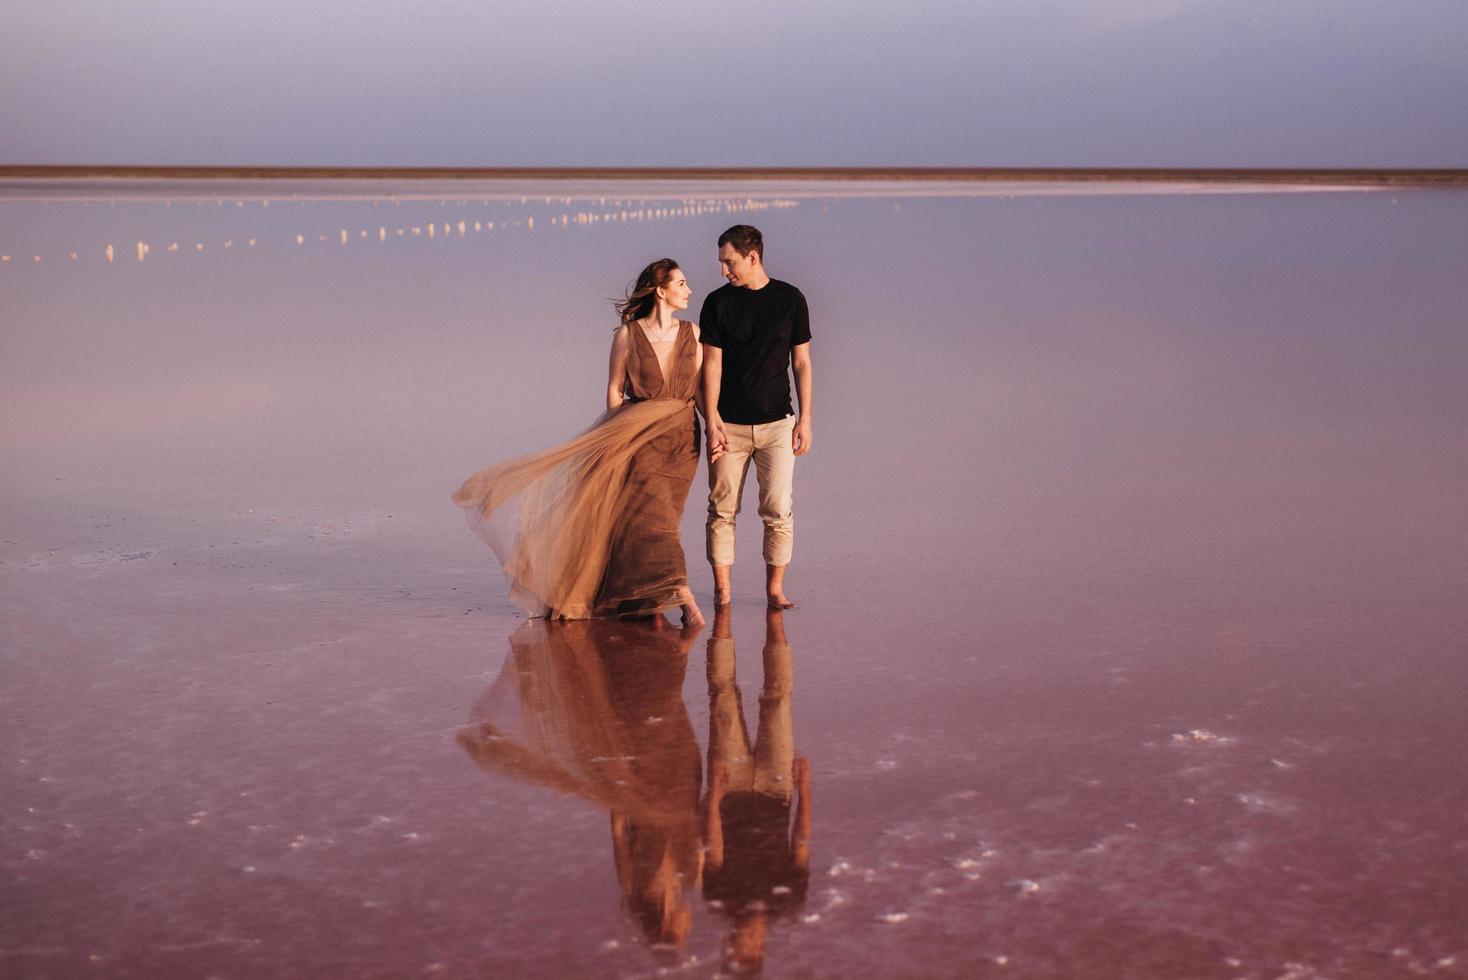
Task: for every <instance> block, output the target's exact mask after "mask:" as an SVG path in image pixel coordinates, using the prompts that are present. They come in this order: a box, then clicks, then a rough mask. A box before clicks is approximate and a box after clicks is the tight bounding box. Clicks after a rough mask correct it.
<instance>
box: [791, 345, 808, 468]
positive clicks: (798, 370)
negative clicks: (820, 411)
mask: <svg viewBox="0 0 1468 980" xmlns="http://www.w3.org/2000/svg"><path fill="white" fill-rule="evenodd" d="M790 365H791V367H793V368H794V369H795V397H796V399H797V400H799V402H800V415H799V416H797V417H796V420H795V434H794V436H793V439H794V443H795V445H794V449H795V455H797V456H804V455H805V454H806V453H808V452H810V447H811V432H810V423H811V404H810V390H811V365H810V341H806V342H805V343H803V344H797V345H796V346H794V347H792V348H790Z"/></svg>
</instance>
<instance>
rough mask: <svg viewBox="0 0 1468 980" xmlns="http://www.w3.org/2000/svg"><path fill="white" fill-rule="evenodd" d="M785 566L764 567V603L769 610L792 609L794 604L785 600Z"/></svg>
mask: <svg viewBox="0 0 1468 980" xmlns="http://www.w3.org/2000/svg"><path fill="white" fill-rule="evenodd" d="M786 567H787V566H785V565H768V564H767V565H765V601H766V602H768V603H769V605H770V608H771V609H775V610H785V609H794V608H795V603H793V602H791V601H790V600H789V599H787V598H785V569H786Z"/></svg>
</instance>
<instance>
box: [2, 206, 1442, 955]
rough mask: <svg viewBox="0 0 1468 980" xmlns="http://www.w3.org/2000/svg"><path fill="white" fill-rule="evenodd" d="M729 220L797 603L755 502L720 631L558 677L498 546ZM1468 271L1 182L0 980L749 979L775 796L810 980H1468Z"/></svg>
mask: <svg viewBox="0 0 1468 980" xmlns="http://www.w3.org/2000/svg"><path fill="white" fill-rule="evenodd" d="M736 221H750V222H753V223H755V224H757V225H759V226H760V227H761V228H762V229H763V230H764V232H765V235H766V240H767V246H768V255H767V259H768V264H769V267H770V270H771V272H772V273H773V274H774V275H775V276H777V277H779V278H783V279H788V280H790V281H792V282H795V283H796V284H798V285H800V286H801V287H802V289H803V290H804V291H805V292H806V294H807V296H808V298H809V301H810V304H811V309H812V326H813V332H814V336H815V340H814V342H813V352H814V358H815V369H816V386H817V387H816V428H815V448H814V450H813V451H812V453H811V454H810V455H809V456H807V457H805V458H804V459H802V460H801V461H800V463H799V466H798V470H797V476H796V516H797V531H796V558H795V564H794V565H793V566H792V570H791V573H790V578H789V585H790V589H791V593H792V595H793V596H794V597H795V598H797V599H799V600H800V601H801V607H800V608H799V609H798V610H795V611H793V612H790V613H787V614H785V615H784V616H783V617H773V618H769V619H767V617H766V615H765V613H764V611H763V608H762V605H761V602H760V570H759V567H758V565H757V559H758V548H759V532H758V521H757V519H756V517H755V515H754V512H753V505H752V503H750V504H749V505H748V506H747V508H746V512H745V518H744V520H743V521H742V522H741V525H740V531H739V554H740V557H739V561H738V564H737V565H736V569H735V584H736V593H737V594H736V601H735V604H734V606H733V609H732V613H731V615H730V617H729V618H728V619H727V620H726V621H724V622H723V623H721V624H719V628H718V629H715V628H714V624H712V623H711V624H710V626H708V627H706V628H705V629H704V630H702V631H701V632H699V633H698V634H697V635H690V636H684V635H680V634H679V632H678V631H677V630H675V629H672V628H671V627H669V628H668V629H662V630H659V629H654V628H653V627H651V626H649V625H648V624H634V625H633V626H628V627H623V628H620V629H600V630H590V631H582V632H572V633H565V632H562V633H551V634H547V633H545V632H544V631H542V632H537V627H536V626H535V625H531V626H526V625H525V624H524V621H523V618H521V617H520V616H518V615H517V613H516V611H515V610H514V608H513V607H512V606H511V605H510V603H509V602H508V600H507V599H506V598H505V596H504V587H503V583H502V581H501V578H500V576H499V573H498V571H497V570H496V568H495V567H494V564H493V561H492V558H491V556H490V555H489V554H488V553H487V552H485V551H484V550H483V548H482V546H481V545H480V544H479V543H478V541H477V540H476V539H475V538H474V537H473V536H472V535H471V534H470V533H469V531H468V530H467V528H466V527H465V525H464V522H463V519H462V517H461V515H460V514H459V513H458V511H457V510H456V509H455V508H454V507H453V506H452V505H451V504H450V503H449V501H448V495H449V493H450V492H451V491H452V490H453V488H454V487H455V486H457V484H458V482H459V480H460V479H462V478H463V477H464V476H465V475H467V474H468V473H469V472H471V471H473V470H474V469H477V468H478V467H480V466H482V465H484V464H486V463H488V462H491V461H494V460H496V459H501V458H505V457H507V456H510V455H513V454H515V453H519V452H522V451H527V450H530V449H533V448H538V447H543V446H546V445H548V444H550V443H552V442H555V441H558V440H560V439H562V438H565V437H567V436H569V435H571V434H574V433H575V432H576V431H578V430H579V429H580V428H582V427H584V426H585V425H586V424H588V423H589V422H590V421H591V420H592V419H593V418H594V417H595V416H596V414H597V413H598V411H599V409H600V401H601V390H602V385H603V383H604V372H605V357H606V346H607V343H608V341H609V337H610V330H611V327H612V325H613V323H612V315H611V307H610V304H609V303H608V302H607V300H608V299H609V298H610V297H613V296H615V295H617V294H618V293H619V292H620V291H621V289H622V288H623V287H624V285H625V284H626V282H627V281H628V280H629V279H630V278H631V277H633V276H634V275H635V274H636V272H637V271H638V269H639V268H640V267H641V266H642V265H643V264H644V263H645V262H647V261H649V260H650V259H653V258H656V257H659V256H661V255H664V254H667V255H671V256H673V257H675V258H677V259H679V260H680V261H681V262H683V263H684V267H685V270H686V272H687V274H688V277H689V279H690V283H691V285H692V286H693V288H694V292H695V301H694V303H695V305H694V310H693V314H694V315H696V312H697V304H698V303H699V302H701V299H702V297H703V295H704V294H705V293H706V292H707V291H708V290H709V289H712V288H713V287H714V286H716V285H718V284H719V280H718V278H717V267H716V262H715V259H714V253H715V247H714V242H715V239H716V238H717V236H718V233H719V232H720V231H721V230H722V229H723V228H724V227H726V226H727V225H729V224H731V223H734V222H736ZM109 247H110V249H111V254H110V257H109V254H108V248H109ZM73 253H75V258H72V254H73ZM1465 255H1468V193H1465V192H1463V191H1460V190H1432V191H1428V190H1410V189H1391V190H1373V191H1361V190H1340V191H1331V192H1325V191H1319V190H1314V191H1308V190H1304V189H1295V188H1268V189H1260V188H1252V189H1240V188H1206V187H1183V186H1176V187H1135V186H1127V185H1108V186H1104V187H1096V186H1079V185H1078V186H1055V185H1050V186H1043V185H1005V186H990V187H978V188H976V187H974V186H972V185H970V186H963V185H922V184H836V183H832V184H803V183H794V184H759V183H747V184H724V185H721V184H712V183H710V184H691V185H658V184H617V183H608V184H594V183H574V184H573V183H561V182H554V181H550V182H543V183H534V182H518V183H511V182H506V183H500V184H493V183H459V182H452V183H432V182H404V183H401V184H396V185H388V186H384V185H382V184H371V183H358V184H350V183H336V184H299V185H283V184H270V183H248V182H230V183H204V184H189V183H164V184H149V183H135V184H130V185H127V186H121V185H106V184H94V183H71V184H65V183H52V184H41V183H20V182H12V183H8V184H4V185H0V257H4V258H5V261H4V262H3V263H0V312H3V318H0V332H3V333H0V335H3V352H4V356H3V358H0V499H3V501H4V507H3V511H0V586H3V595H4V597H5V598H4V603H3V613H0V637H3V640H0V643H3V652H0V658H3V659H0V664H3V688H0V734H3V740H0V741H3V744H4V746H5V748H4V750H3V763H0V806H3V809H0V821H3V829H4V839H5V840H6V841H7V847H6V848H5V849H4V850H3V852H0V865H3V867H0V908H3V914H0V972H3V973H4V974H5V975H6V976H16V977H75V976H90V975H96V976H139V977H156V976H175V975H177V976H201V977H318V976H331V975H345V974H348V973H350V974H352V975H355V976H381V977H402V976H418V975H427V976H649V975H655V974H664V973H667V974H672V975H679V976H684V975H686V976H710V975H713V974H715V973H716V972H718V971H719V970H720V969H721V964H722V963H724V961H725V952H724V950H725V947H726V945H728V944H729V943H730V942H731V941H733V939H734V938H736V937H735V933H736V932H737V931H738V928H737V927H738V925H739V921H740V917H739V916H737V915H736V914H735V912H734V910H733V909H731V908H730V906H729V903H728V901H726V900H723V899H719V898H718V897H717V895H718V894H720V893H716V891H715V890H714V887H713V886H712V885H710V881H711V880H712V876H711V875H710V874H709V868H710V865H709V864H708V863H707V861H705V866H704V871H703V874H702V877H697V872H696V870H695V869H696V867H697V864H698V858H697V855H698V853H699V849H700V847H705V848H706V847H707V835H708V831H707V827H706V821H705V818H704V816H703V815H702V814H701V813H700V810H699V806H698V801H699V800H700V799H702V798H703V797H704V796H705V795H706V794H707V793H708V791H709V789H710V784H711V783H712V781H713V773H714V772H715V770H716V769H718V770H720V771H727V772H730V773H732V774H733V775H732V776H731V778H732V779H735V780H737V779H738V778H741V777H740V776H739V773H741V772H743V771H745V769H747V768H748V763H747V761H746V760H744V759H743V753H746V752H747V753H749V754H751V755H754V756H757V757H759V758H760V759H765V758H769V757H774V758H777V759H779V758H784V759H786V760H787V761H786V762H785V763H783V765H784V767H785V771H791V770H790V766H791V763H790V762H789V761H788V760H789V759H803V760H807V761H808V766H809V791H808V793H807V794H803V795H804V797H805V802H806V805H807V810H806V815H807V816H808V818H809V824H810V829H809V860H808V864H807V870H808V875H794V876H792V875H790V874H789V873H788V872H789V868H788V867H786V866H784V865H782V866H781V867H779V868H774V867H773V865H771V866H770V867H750V868H748V869H746V871H747V877H746V879H745V880H746V881H751V882H766V883H767V885H768V887H765V891H766V892H768V894H769V897H768V900H767V903H766V904H767V913H766V916H765V918H766V920H767V921H766V922H765V924H764V937H763V944H762V949H763V969H764V972H765V973H766V974H767V975H769V976H820V977H827V976H830V977H839V976H850V975H857V974H859V975H868V976H901V977H908V976H924V977H972V976H996V977H998V976H1015V977H1057V978H1058V977H1076V976H1096V977H1102V976H1105V977H1123V976H1125V977H1158V978H1176V977H1219V978H1225V977H1229V978H1231V977H1248V978H1253V977H1260V978H1266V977H1267V978H1277V977H1291V978H1296V980H1304V978H1315V977H1320V978H1326V977H1329V978H1340V977H1371V978H1375V977H1397V976H1401V977H1410V976H1442V977H1450V976H1463V975H1468V927H1465V926H1464V924H1463V923H1465V922H1468V817H1465V814H1468V762H1465V761H1464V754H1463V752H1462V745H1463V744H1464V739H1465V737H1468V721H1465V717H1468V714H1465V712H1464V710H1463V707H1462V702H1463V700H1464V697H1465V695H1468V662H1465V654H1468V649H1465V640H1464V636H1465V635H1468V613H1465V610H1464V604H1463V602H1462V598H1461V597H1462V596H1463V595H1464V594H1465V593H1468V559H1465V557H1464V556H1465V555H1468V510H1465V505H1464V492H1463V487H1464V486H1465V484H1468V451H1465V442H1464V439H1463V428H1464V419H1465V418H1468V330H1465V328H1464V313H1463V311H1464V310H1465V309H1468V285H1465V283H1468V275H1465V273H1468V262H1465V258H1464V257H1465ZM702 480H703V477H702V472H700V476H699V477H698V478H697V479H696V480H695V486H694V493H693V496H692V497H691V498H690V502H689V506H688V508H687V511H686V513H685V523H684V545H685V550H686V551H687V553H688V556H689V559H690V561H689V567H690V572H691V573H692V575H693V577H694V582H695V585H696V587H698V588H699V590H700V597H701V598H706V597H707V595H708V586H707V580H706V569H705V568H704V567H703V564H702V551H703V549H702V532H701V527H702V514H703V505H702V495H701V493H700V492H699V487H700V486H701V484H702ZM745 734H747V736H748V739H749V741H750V744H749V745H748V746H745V745H744V743H743V742H741V741H740V739H741V738H742V737H743V736H744V735H745ZM761 753H764V755H761ZM781 753H784V755H781ZM741 767H744V768H741ZM775 768H777V769H778V768H779V766H776V767H775ZM797 809H798V807H796V806H792V807H791V816H790V823H789V825H788V826H789V827H790V828H791V829H794V825H795V824H797V823H798V819H797V817H796V810H797ZM649 826H651V827H653V829H652V830H649V829H648V827H649ZM690 828H691V829H690ZM729 832H730V833H731V834H732V833H734V831H733V830H730V831H729ZM659 835H662V837H666V839H667V840H668V841H669V842H671V843H669V844H668V845H667V850H666V852H665V853H666V856H667V864H666V865H665V866H659V865H657V864H656V862H653V864H652V865H651V870H648V869H644V872H643V873H631V874H628V873H626V869H627V868H630V867H634V866H637V864H638V860H640V859H638V858H637V854H636V851H637V848H638V847H640V846H642V845H640V844H638V842H639V841H650V840H660V839H662V837H659ZM797 836H798V835H797ZM644 850H645V848H644ZM707 853H708V852H707V851H705V855H707ZM760 853H765V852H760ZM690 860H691V861H692V864H691V865H690V864H688V863H687V862H688V861H690ZM771 861H773V859H771ZM679 862H683V863H682V864H680V863H679ZM643 863H644V864H646V862H643ZM754 863H755V864H758V862H757V861H755V862H754ZM658 867H662V871H661V872H660V873H654V872H656V870H657V868H658ZM680 867H682V868H684V869H685V871H686V872H687V873H686V874H685V875H684V877H683V878H682V879H679V877H678V875H677V873H676V870H673V869H677V868H680ZM619 869H620V870H621V871H622V872H623V877H621V878H619ZM782 875H783V876H782ZM762 876H763V877H762ZM696 877H697V880H695V878H696ZM628 880H631V881H634V882H635V883H636V884H635V886H627V885H625V882H626V881H628ZM770 882H775V884H768V883H770ZM628 887H631V893H633V896H634V897H632V898H628V897H627V894H626V893H625V892H626V889H627V888H628ZM658 889H662V891H661V892H660V893H659V894H661V895H662V899H661V901H662V903H663V904H662V905H661V906H658V907H659V908H664V909H668V910H670V911H669V915H668V919H667V922H668V923H672V924H671V925H664V926H663V927H661V931H659V928H649V927H648V925H647V923H646V922H645V921H644V917H643V916H642V912H644V911H645V910H646V909H647V908H649V907H651V906H650V904H649V902H648V900H647V899H646V898H645V897H644V898H637V897H636V894H644V895H645V894H647V893H651V892H653V891H657V890H658ZM778 889H784V891H780V890H778ZM744 918H745V919H747V918H748V916H745V917H744ZM745 929H746V933H747V932H748V926H747V925H746V926H745ZM657 936H661V937H662V941H660V942H655V941H654V940H653V939H652V938H650V937H657ZM743 941H745V942H749V941H750V940H749V937H748V935H744V937H743Z"/></svg>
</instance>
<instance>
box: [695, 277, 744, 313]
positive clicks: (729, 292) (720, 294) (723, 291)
mask: <svg viewBox="0 0 1468 980" xmlns="http://www.w3.org/2000/svg"><path fill="white" fill-rule="evenodd" d="M738 288H739V287H737V286H735V285H734V284H733V283H732V282H726V283H724V284H723V285H722V286H720V287H719V288H718V289H715V290H714V291H713V292H711V293H709V294H708V295H707V296H705V297H704V299H703V306H704V309H708V308H709V307H710V306H718V305H720V304H721V303H727V302H729V300H730V299H731V298H733V296H734V293H735V292H736V291H737V290H738Z"/></svg>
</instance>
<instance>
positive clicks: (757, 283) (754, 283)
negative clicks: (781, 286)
mask: <svg viewBox="0 0 1468 980" xmlns="http://www.w3.org/2000/svg"><path fill="white" fill-rule="evenodd" d="M769 284H770V274H769V273H768V272H766V271H765V270H763V269H761V270H760V271H759V272H758V273H756V274H755V275H753V276H751V277H750V280H749V282H747V283H745V284H744V288H745V289H748V290H752V291H754V292H759V291H760V290H761V289H764V288H765V287H766V286H768V285H769Z"/></svg>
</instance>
